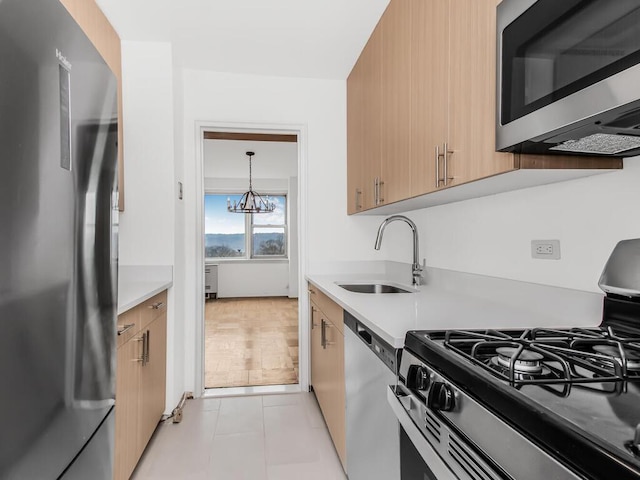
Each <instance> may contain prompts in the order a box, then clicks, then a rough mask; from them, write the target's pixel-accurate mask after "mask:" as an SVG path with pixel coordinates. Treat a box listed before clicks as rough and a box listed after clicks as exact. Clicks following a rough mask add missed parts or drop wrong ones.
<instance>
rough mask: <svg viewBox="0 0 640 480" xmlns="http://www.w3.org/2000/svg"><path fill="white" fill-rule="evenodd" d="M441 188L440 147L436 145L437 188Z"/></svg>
mask: <svg viewBox="0 0 640 480" xmlns="http://www.w3.org/2000/svg"><path fill="white" fill-rule="evenodd" d="M439 186H440V145H436V188H438V187H439Z"/></svg>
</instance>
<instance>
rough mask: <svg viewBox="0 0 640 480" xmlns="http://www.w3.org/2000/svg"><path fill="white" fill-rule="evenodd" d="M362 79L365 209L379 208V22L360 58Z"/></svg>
mask: <svg viewBox="0 0 640 480" xmlns="http://www.w3.org/2000/svg"><path fill="white" fill-rule="evenodd" d="M360 62H361V63H362V76H363V84H362V91H363V98H364V102H363V105H362V118H363V122H362V135H363V140H362V155H363V158H364V160H363V163H362V165H363V167H362V168H363V177H362V178H363V183H364V186H363V192H362V205H363V210H367V209H369V208H373V207H375V206H376V192H375V191H376V189H375V187H374V184H375V183H376V179H378V180H380V177H381V175H382V174H381V147H382V144H381V133H382V28H381V24H380V23H379V24H378V25H377V26H376V28H375V30H374V31H373V33H372V34H371V37H370V38H369V41H368V42H367V45H366V46H365V48H364V50H363V51H362V54H361V55H360Z"/></svg>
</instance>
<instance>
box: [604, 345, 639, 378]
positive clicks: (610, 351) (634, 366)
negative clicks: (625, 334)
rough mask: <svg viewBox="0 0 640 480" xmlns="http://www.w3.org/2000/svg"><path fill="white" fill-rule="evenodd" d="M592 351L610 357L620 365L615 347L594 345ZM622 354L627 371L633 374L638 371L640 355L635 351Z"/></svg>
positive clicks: (618, 352)
mask: <svg viewBox="0 0 640 480" xmlns="http://www.w3.org/2000/svg"><path fill="white" fill-rule="evenodd" d="M593 350H594V351H596V352H598V353H602V354H604V355H608V356H610V357H612V358H613V359H614V360H615V361H616V362H618V363H619V364H620V365H622V358H621V357H620V350H619V349H618V348H617V347H615V346H613V345H594V346H593ZM624 354H625V357H626V359H627V370H630V371H633V372H638V371H640V353H638V352H636V351H635V350H625V351H624Z"/></svg>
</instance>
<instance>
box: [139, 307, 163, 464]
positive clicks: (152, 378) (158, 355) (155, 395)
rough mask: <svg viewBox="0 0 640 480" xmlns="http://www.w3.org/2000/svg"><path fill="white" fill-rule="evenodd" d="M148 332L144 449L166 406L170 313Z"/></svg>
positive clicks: (143, 388) (142, 421)
mask: <svg viewBox="0 0 640 480" xmlns="http://www.w3.org/2000/svg"><path fill="white" fill-rule="evenodd" d="M143 333H144V334H146V343H147V347H146V351H147V358H146V359H145V362H143V366H142V368H141V372H142V373H141V381H140V409H139V412H140V430H139V436H138V442H139V443H138V444H139V448H140V453H142V451H143V450H144V448H145V447H146V446H147V442H148V441H149V439H150V438H151V435H152V434H153V432H154V430H155V429H156V427H157V425H158V422H159V421H160V418H161V417H162V413H163V412H164V406H165V390H166V359H167V317H166V315H162V316H160V317H158V318H157V319H156V320H154V321H152V322H151V323H150V324H149V325H148V326H147V328H146V330H145V331H144V332H143Z"/></svg>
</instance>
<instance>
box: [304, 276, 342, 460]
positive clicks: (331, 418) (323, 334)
mask: <svg viewBox="0 0 640 480" xmlns="http://www.w3.org/2000/svg"><path fill="white" fill-rule="evenodd" d="M309 294H310V298H311V385H312V386H313V391H314V392H315V394H316V398H317V399H318V403H319V404H320V410H321V411H322V415H323V416H324V420H325V423H326V424H327V428H328V429H329V434H330V435H331V439H332V440H333V444H334V446H335V448H336V451H337V452H338V456H339V457H340V461H341V462H342V467H343V468H344V469H345V471H346V467H347V464H346V458H347V456H346V449H347V445H346V443H347V442H346V430H345V412H346V403H345V385H344V321H343V317H342V309H341V308H340V307H339V306H338V305H336V304H335V303H334V302H332V301H331V300H329V298H328V297H327V296H326V295H324V294H322V293H321V292H318V291H317V290H316V289H315V288H313V287H310V288H309ZM321 307H322V308H321ZM328 312H329V313H328ZM327 313H328V314H327Z"/></svg>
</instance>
